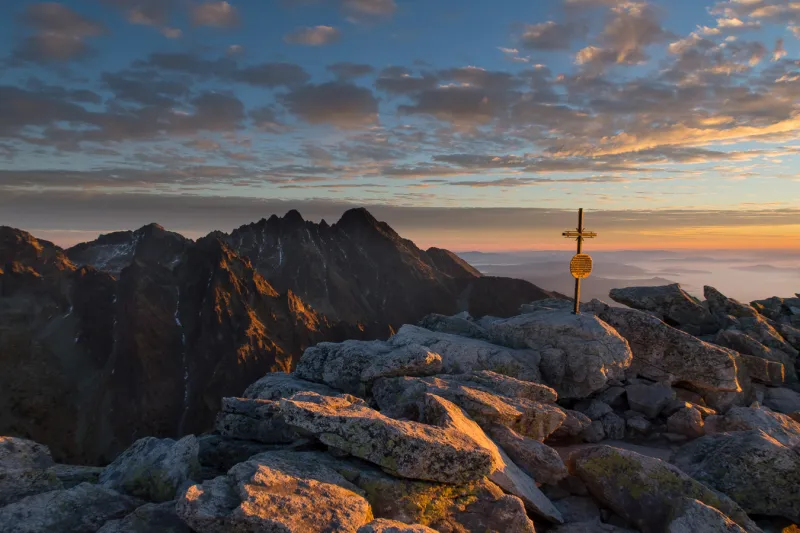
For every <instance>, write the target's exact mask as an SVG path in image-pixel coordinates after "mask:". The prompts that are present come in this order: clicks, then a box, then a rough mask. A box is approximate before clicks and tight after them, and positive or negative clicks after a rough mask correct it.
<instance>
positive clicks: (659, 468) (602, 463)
mask: <svg viewBox="0 0 800 533" xmlns="http://www.w3.org/2000/svg"><path fill="white" fill-rule="evenodd" d="M569 466H570V472H572V473H574V474H575V475H577V476H578V477H580V479H581V480H582V481H583V482H584V483H585V484H586V487H587V488H588V489H589V492H590V493H591V494H592V496H594V497H595V498H596V499H598V500H599V501H600V502H602V503H603V504H605V505H607V506H608V507H609V508H611V509H612V510H613V511H614V512H616V513H617V514H618V515H620V516H622V517H623V518H625V519H626V520H628V521H629V522H630V523H631V524H634V525H635V526H636V527H637V528H638V529H639V530H640V531H641V532H642V533H656V532H661V531H664V527H665V525H667V524H669V523H670V522H671V521H672V519H673V518H674V517H675V513H676V512H677V511H679V510H681V509H682V508H683V507H682V506H683V505H684V501H683V499H684V498H685V497H688V498H691V499H696V500H699V501H701V502H703V503H705V504H707V505H711V506H712V507H715V508H716V509H717V510H719V511H720V512H723V513H724V514H725V515H727V516H729V517H730V518H731V519H732V520H734V521H736V522H737V523H738V524H740V525H741V526H743V527H745V529H746V530H748V531H754V532H755V531H758V528H757V527H756V526H755V524H753V523H752V521H751V520H750V519H749V518H748V517H747V515H746V514H745V512H744V511H743V510H742V509H741V508H740V507H739V506H738V505H736V504H735V503H734V502H733V501H731V500H730V499H728V498H727V497H725V496H721V495H719V494H717V493H716V492H714V491H712V490H710V489H709V488H708V487H706V486H705V485H702V484H701V483H699V482H697V481H695V480H694V479H692V478H691V477H689V476H688V475H686V474H685V473H684V472H682V471H681V470H679V469H678V468H676V467H675V466H673V465H671V464H669V463H666V462H663V461H660V460H658V459H653V458H651V457H647V456H644V455H640V454H637V453H635V452H631V451H628V450H622V449H619V448H612V447H611V446H595V447H592V448H586V449H583V450H580V451H578V452H575V453H574V454H573V455H572V456H571V457H570V459H569Z"/></svg>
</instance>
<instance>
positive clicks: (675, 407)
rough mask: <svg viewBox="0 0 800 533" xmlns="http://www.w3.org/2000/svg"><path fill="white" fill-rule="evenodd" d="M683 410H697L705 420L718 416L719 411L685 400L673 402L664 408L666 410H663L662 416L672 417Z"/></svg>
mask: <svg viewBox="0 0 800 533" xmlns="http://www.w3.org/2000/svg"><path fill="white" fill-rule="evenodd" d="M681 409H696V410H697V411H699V412H700V415H701V416H702V417H703V419H705V418H706V417H709V416H713V415H715V414H717V411H715V410H714V409H711V408H710V407H705V406H703V405H699V404H696V403H692V402H686V401H683V400H672V401H671V402H669V403H668V404H667V406H666V407H664V409H662V410H661V416H666V417H670V416H672V415H674V414H675V413H677V412H678V411H680V410H681Z"/></svg>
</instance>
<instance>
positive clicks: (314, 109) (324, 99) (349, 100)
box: [278, 81, 378, 129]
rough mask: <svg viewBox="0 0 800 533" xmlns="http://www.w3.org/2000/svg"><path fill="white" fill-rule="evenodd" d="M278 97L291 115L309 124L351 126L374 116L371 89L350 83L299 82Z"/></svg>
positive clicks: (375, 109)
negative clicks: (304, 83)
mask: <svg viewBox="0 0 800 533" xmlns="http://www.w3.org/2000/svg"><path fill="white" fill-rule="evenodd" d="M278 98H279V100H280V101H281V102H282V103H283V105H284V106H286V108H287V109H288V110H289V111H290V112H291V113H292V114H293V115H295V116H296V117H298V118H300V119H301V120H304V121H305V122H308V123H309V124H331V125H333V126H336V127H338V128H343V129H352V128H359V127H363V126H366V125H369V124H373V123H375V122H377V120H378V100H377V99H376V98H375V96H374V95H373V94H372V91H370V90H369V89H366V88H364V87H359V86H357V85H354V84H352V83H346V82H341V81H333V82H327V83H322V84H319V85H315V84H307V85H301V86H297V87H294V88H292V89H291V90H290V91H289V92H288V93H285V94H281V95H279V96H278Z"/></svg>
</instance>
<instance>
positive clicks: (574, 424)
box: [548, 409, 592, 441]
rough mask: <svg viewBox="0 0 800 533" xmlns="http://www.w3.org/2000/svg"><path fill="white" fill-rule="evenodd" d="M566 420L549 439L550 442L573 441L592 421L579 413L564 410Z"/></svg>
mask: <svg viewBox="0 0 800 533" xmlns="http://www.w3.org/2000/svg"><path fill="white" fill-rule="evenodd" d="M563 411H564V414H565V415H566V418H565V419H564V421H563V422H562V423H561V425H560V426H558V429H556V430H555V431H554V432H553V433H552V434H551V435H550V437H549V439H548V440H551V441H563V440H567V441H569V440H574V439H575V437H578V436H580V435H581V434H582V433H583V431H584V430H585V429H586V428H588V427H589V425H590V424H591V423H592V419H591V418H589V417H588V416H586V415H585V414H583V413H581V412H579V411H573V410H571V409H564V410H563Z"/></svg>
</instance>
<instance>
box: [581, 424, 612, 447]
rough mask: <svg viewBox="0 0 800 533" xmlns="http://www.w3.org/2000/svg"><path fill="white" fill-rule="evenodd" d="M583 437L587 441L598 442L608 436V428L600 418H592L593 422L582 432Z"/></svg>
mask: <svg viewBox="0 0 800 533" xmlns="http://www.w3.org/2000/svg"><path fill="white" fill-rule="evenodd" d="M581 438H582V439H583V440H584V441H586V442H591V443H593V444H594V443H598V442H600V441H602V440H604V439H605V438H606V430H605V429H604V428H603V423H602V422H600V421H599V420H592V423H591V424H589V426H588V427H586V428H585V429H584V430H583V432H582V433H581Z"/></svg>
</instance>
